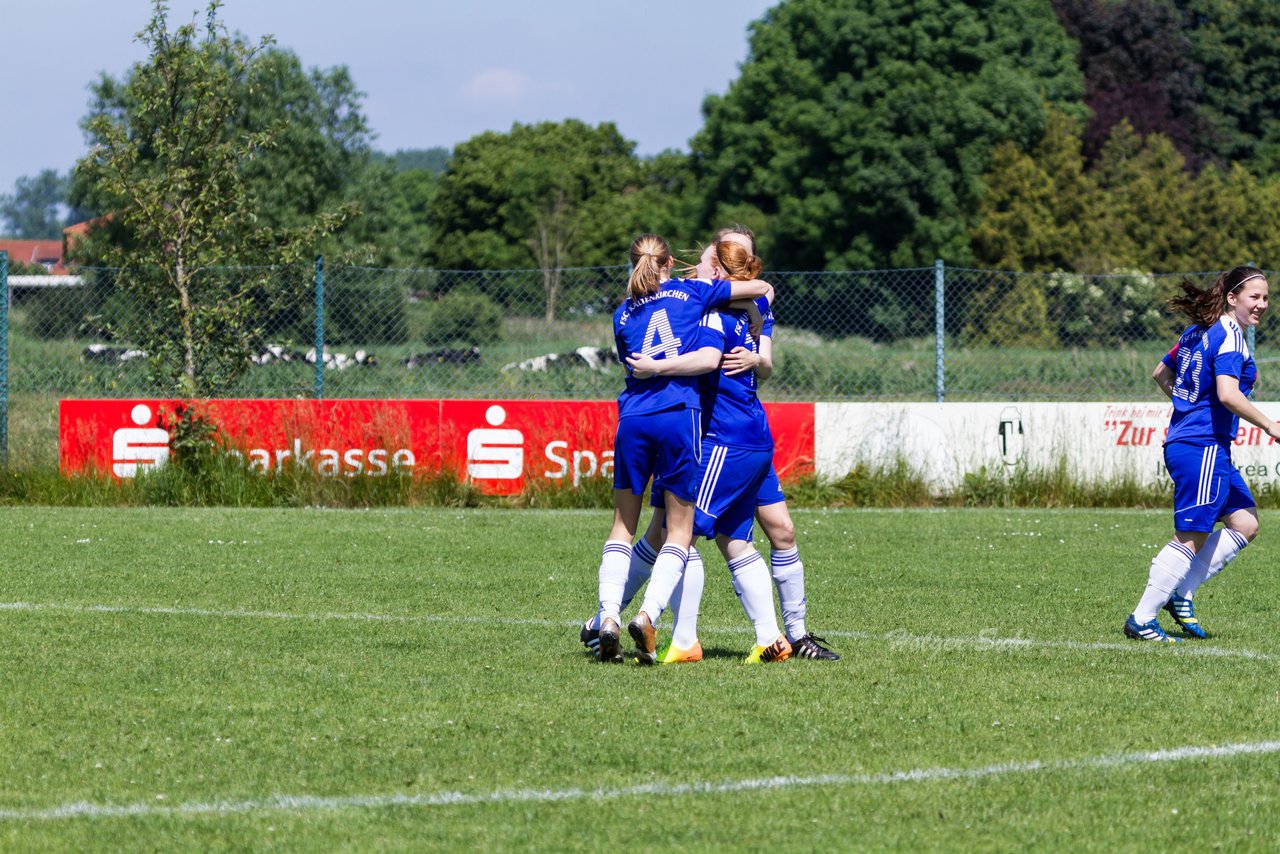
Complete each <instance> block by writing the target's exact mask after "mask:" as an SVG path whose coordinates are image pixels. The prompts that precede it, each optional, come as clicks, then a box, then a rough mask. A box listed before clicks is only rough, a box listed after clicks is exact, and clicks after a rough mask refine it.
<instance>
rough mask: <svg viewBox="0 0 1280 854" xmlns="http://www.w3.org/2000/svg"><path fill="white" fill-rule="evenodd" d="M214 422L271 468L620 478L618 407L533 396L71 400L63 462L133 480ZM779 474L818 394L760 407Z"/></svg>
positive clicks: (250, 461) (522, 478)
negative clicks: (188, 433) (189, 418)
mask: <svg viewBox="0 0 1280 854" xmlns="http://www.w3.org/2000/svg"><path fill="white" fill-rule="evenodd" d="M182 406H190V407H192V408H193V409H194V410H195V411H196V412H197V413H199V414H200V415H201V416H202V417H204V418H207V419H208V420H209V421H211V422H213V423H214V424H216V425H218V426H219V427H220V428H221V430H222V432H223V434H224V435H225V436H226V437H227V440H228V443H229V444H228V447H227V453H228V454H231V455H235V456H237V457H238V458H240V459H241V460H243V461H244V463H245V465H246V466H247V467H248V469H249V470H250V471H254V472H259V473H262V474H266V473H268V472H279V471H285V470H287V469H289V468H291V467H295V466H307V467H309V468H311V469H312V470H314V471H316V472H317V473H319V474H321V475H325V476H332V477H336V476H346V477H355V476H357V475H364V476H370V477H381V476H385V475H387V474H391V473H393V472H399V473H414V474H435V473H438V472H440V471H442V470H443V471H452V472H456V473H457V474H458V476H459V477H462V478H467V479H469V480H471V481H473V482H475V483H476V484H477V485H478V486H479V487H480V488H481V489H482V490H483V491H485V492H486V493H489V494H492V495H511V494H515V493H518V492H520V491H521V490H522V489H524V487H525V485H526V484H529V483H535V482H538V481H544V482H546V483H548V484H553V483H559V484H564V485H567V486H577V485H578V484H579V483H581V482H582V480H583V479H585V478H592V477H611V476H612V475H613V439H614V433H615V430H616V428H617V405H616V404H615V403H613V402H612V401H529V400H502V401H497V400H206V401H194V402H183V401H178V400H114V399H112V400H64V401H62V402H61V405H60V407H59V447H60V458H61V464H62V469H63V471H66V472H85V471H91V472H102V473H109V474H111V475H113V476H115V477H118V478H129V477H135V476H136V475H137V474H138V472H140V471H144V470H146V469H147V468H148V467H152V466H158V465H163V464H164V462H165V461H166V460H167V459H168V458H169V453H170V446H169V442H170V430H169V425H170V424H171V423H172V421H173V418H174V416H175V414H176V413H177V412H178V411H179V407H182ZM765 408H766V409H767V410H768V411H769V418H770V423H771V425H772V428H773V433H774V440H775V443H776V446H777V450H776V452H775V457H774V459H775V465H776V467H777V469H778V474H779V476H781V477H782V478H783V479H790V478H794V477H796V476H799V475H803V474H808V473H811V472H812V471H813V448H814V418H813V404H811V403H777V404H765Z"/></svg>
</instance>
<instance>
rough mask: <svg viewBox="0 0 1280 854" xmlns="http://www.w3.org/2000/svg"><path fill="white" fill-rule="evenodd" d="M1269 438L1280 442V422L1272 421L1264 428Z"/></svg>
mask: <svg viewBox="0 0 1280 854" xmlns="http://www.w3.org/2000/svg"><path fill="white" fill-rule="evenodd" d="M1263 430H1264V431H1265V432H1266V434H1267V435H1268V436H1270V437H1271V438H1272V439H1275V440H1276V441H1277V442H1280V421H1272V422H1270V423H1268V424H1267V426H1266V427H1264V428H1263Z"/></svg>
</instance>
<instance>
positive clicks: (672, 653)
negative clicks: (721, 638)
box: [658, 641, 702, 664]
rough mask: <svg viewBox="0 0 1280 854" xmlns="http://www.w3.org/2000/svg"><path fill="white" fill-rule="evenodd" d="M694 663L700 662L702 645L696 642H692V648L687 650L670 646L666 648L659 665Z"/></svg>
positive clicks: (673, 645)
mask: <svg viewBox="0 0 1280 854" xmlns="http://www.w3.org/2000/svg"><path fill="white" fill-rule="evenodd" d="M695 661H702V644H701V643H699V642H698V641H694V642H693V646H691V647H689V648H688V649H681V648H680V647H678V646H676V645H675V644H672V645H671V646H669V647H667V651H666V652H665V653H663V655H662V659H661V660H660V661H659V662H658V663H659V664H692V663H693V662H695Z"/></svg>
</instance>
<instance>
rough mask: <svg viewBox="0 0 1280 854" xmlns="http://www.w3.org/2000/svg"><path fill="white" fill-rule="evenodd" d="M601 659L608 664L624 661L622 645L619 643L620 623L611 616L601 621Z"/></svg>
mask: <svg viewBox="0 0 1280 854" xmlns="http://www.w3.org/2000/svg"><path fill="white" fill-rule="evenodd" d="M598 640H599V643H600V660H601V661H603V662H605V663H606V664H620V663H621V662H622V645H621V644H620V643H618V624H617V622H616V621H615V620H613V619H612V618H610V617H605V618H604V619H603V620H601V621H600V633H599V637H598Z"/></svg>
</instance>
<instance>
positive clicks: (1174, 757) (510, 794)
mask: <svg viewBox="0 0 1280 854" xmlns="http://www.w3.org/2000/svg"><path fill="white" fill-rule="evenodd" d="M1277 752H1280V741H1258V742H1251V743H1243V744H1224V745H1220V746H1217V747H1197V746H1194V745H1189V746H1186V747H1177V748H1172V749H1169V750H1156V751H1146V752H1139V753H1120V754H1112V755H1109V756H1092V757H1086V758H1084V759H1059V760H1035V759H1033V760H1029V761H1025V762H1001V763H997V764H995V765H984V766H981V767H978V768H913V769H910V770H908V771H889V772H883V773H880V774H823V775H821V776H816V777H796V776H779V777H758V778H754V779H747V780H723V781H720V782H716V783H711V782H704V783H646V784H645V785H642V786H628V787H625V788H621V789H576V788H575V789H498V790H496V791H493V792H487V793H469V792H438V793H436V794H434V795H410V794H404V793H400V794H389V795H348V796H330V797H320V796H315V795H272V796H270V797H267V798H262V799H259V800H248V801H210V802H205V803H186V804H176V805H172V806H159V805H156V804H153V803H135V804H119V805H117V804H93V803H88V802H84V801H79V802H76V803H69V804H63V805H62V806H57V807H53V808H51V809H46V810H0V821H58V820H62V819H76V818H86V819H101V818H136V817H151V816H186V815H232V814H240V813H252V812H271V811H289V812H302V811H310V812H332V811H335V810H343V809H379V808H385V807H401V806H404V807H444V806H469V805H473V804H495V803H552V802H556V801H570V800H580V799H583V798H594V799H596V800H610V799H615V798H629V797H634V796H637V795H658V796H675V795H711V794H725V793H733V792H756V791H773V790H777V789H790V788H797V787H806V786H877V785H886V784H893V783H930V782H939V781H947V780H975V779H981V778H985V777H999V776H1003V775H1006V774H1033V773H1037V772H1041V771H1074V770H1090V769H1108V768H1123V767H1126V766H1132V765H1145V764H1153V763H1161V762H1183V761H1187V760H1194V759H1229V758H1231V757H1235V756H1247V755H1259V754H1269V753H1277Z"/></svg>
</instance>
